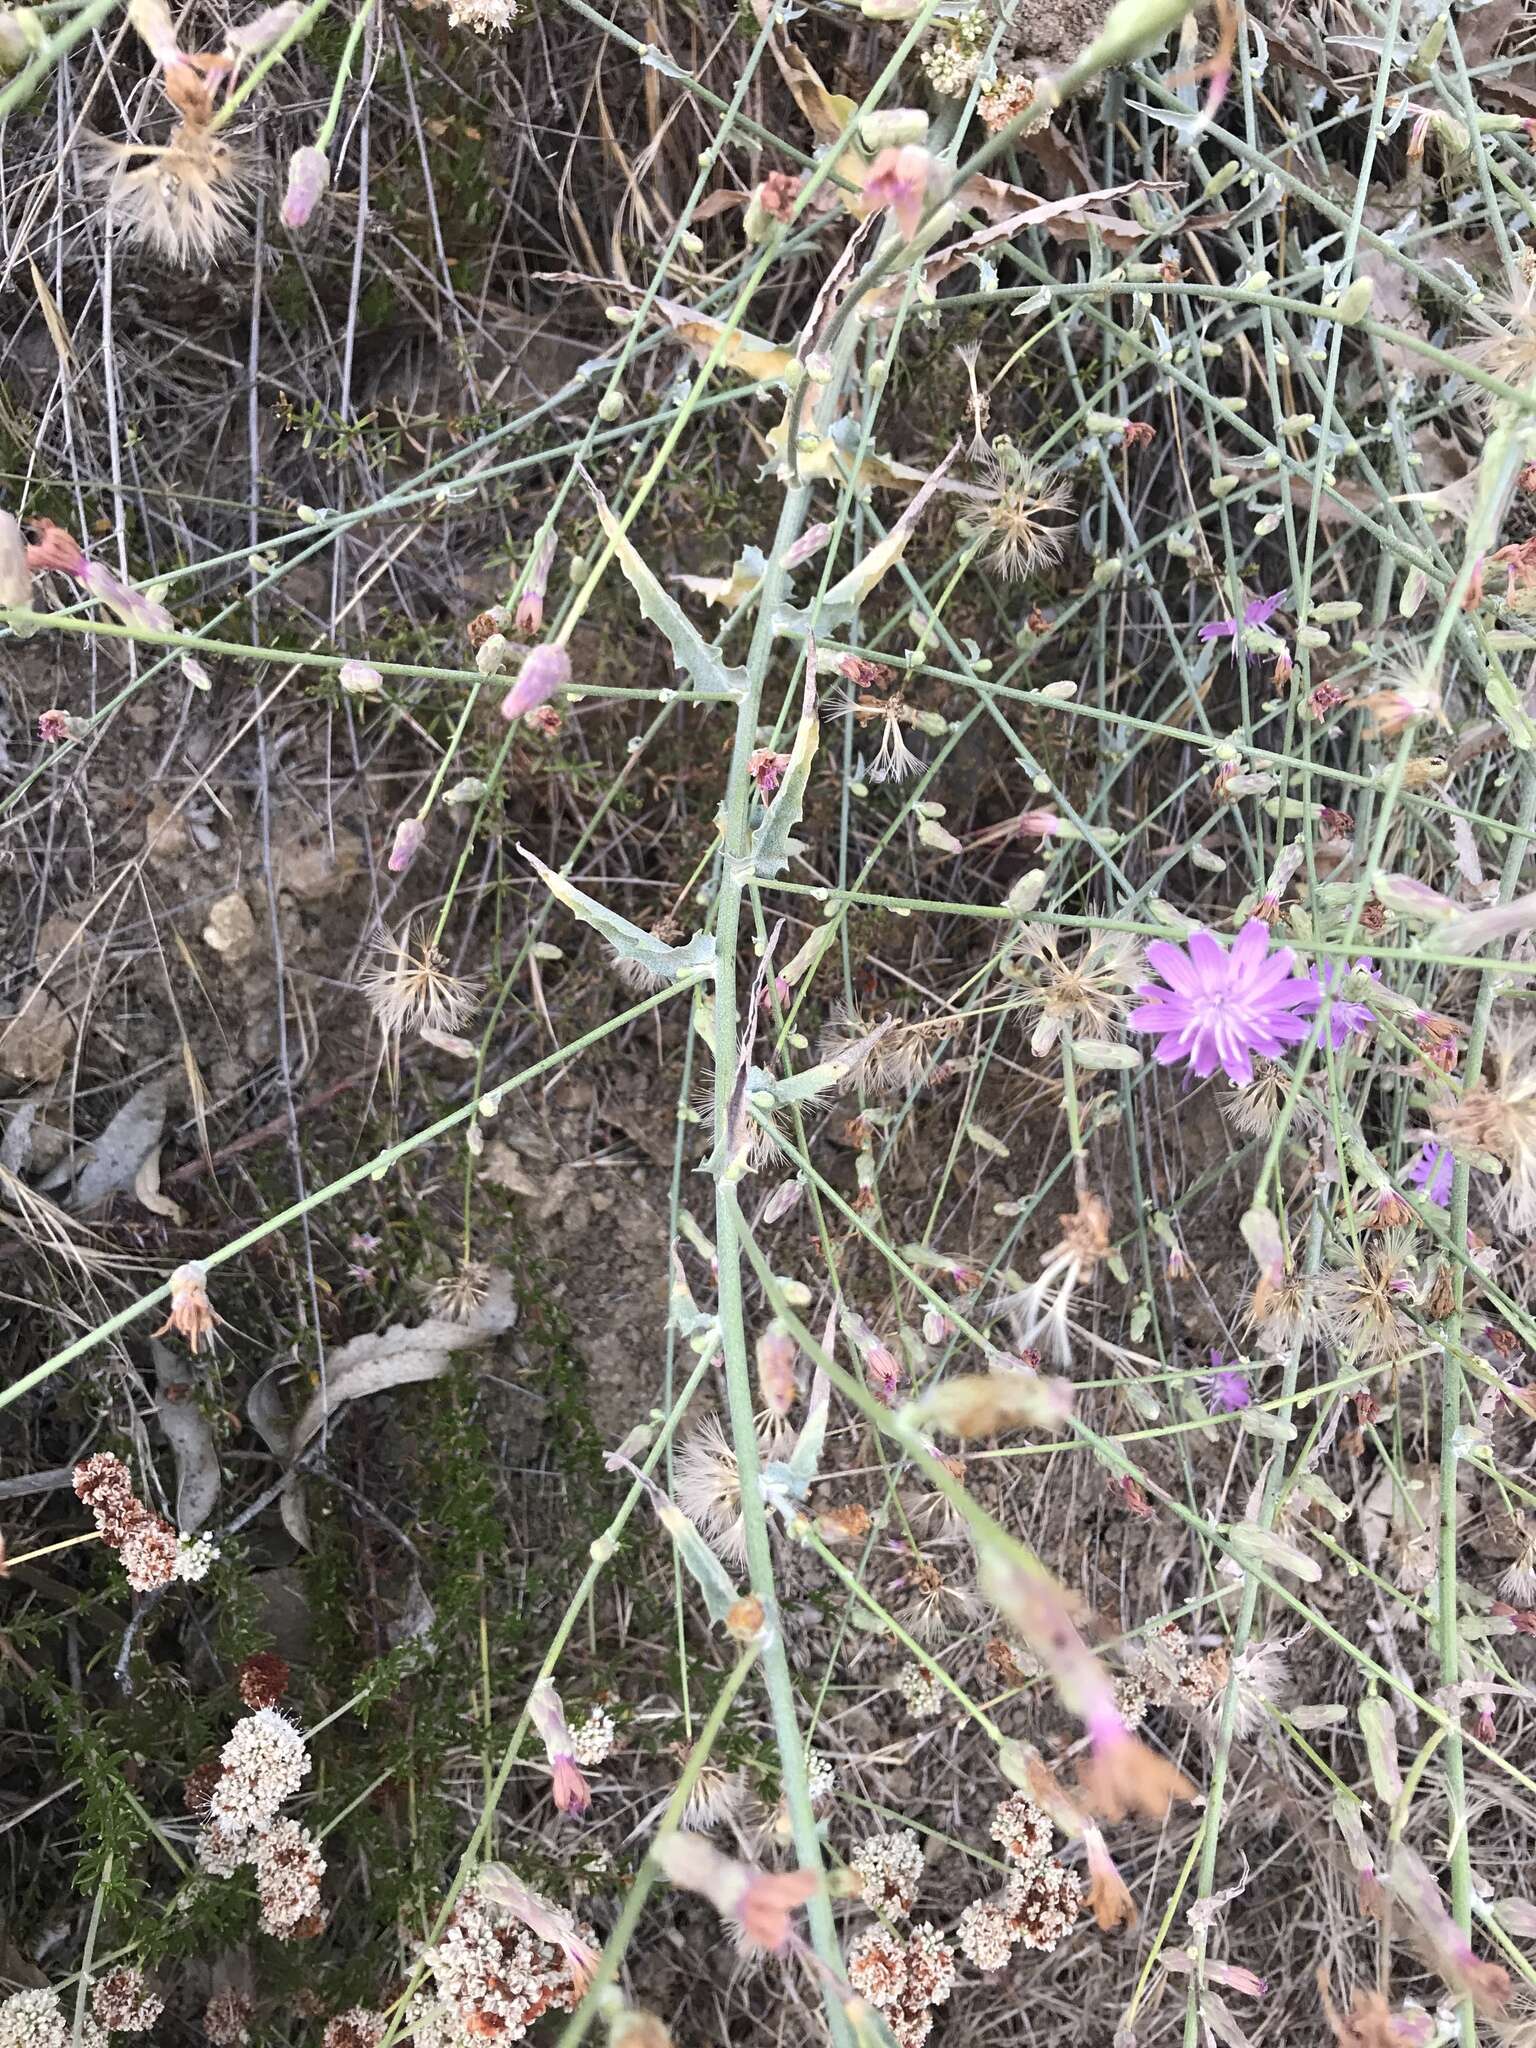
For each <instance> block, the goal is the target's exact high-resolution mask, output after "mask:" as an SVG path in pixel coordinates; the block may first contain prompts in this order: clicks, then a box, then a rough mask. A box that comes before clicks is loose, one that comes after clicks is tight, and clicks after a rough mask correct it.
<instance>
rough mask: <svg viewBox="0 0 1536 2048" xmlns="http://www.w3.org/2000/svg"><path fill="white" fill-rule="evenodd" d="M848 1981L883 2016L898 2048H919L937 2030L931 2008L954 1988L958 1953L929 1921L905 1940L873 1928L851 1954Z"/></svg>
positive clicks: (887, 1930) (851, 1950)
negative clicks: (934, 2027)
mask: <svg viewBox="0 0 1536 2048" xmlns="http://www.w3.org/2000/svg"><path fill="white" fill-rule="evenodd" d="M848 1982H849V1983H850V1984H851V1985H852V1986H853V1988H854V1990H855V1991H856V1992H858V1994H859V1996H860V1997H861V1998H866V1999H868V2001H869V2003H870V2004H871V2005H872V2006H874V2007H875V2009H876V2010H877V2011H878V2012H879V2013H880V2014H881V2016H882V2017H883V2018H884V2020H885V2023H886V2025H887V2026H888V2027H889V2028H890V2030H891V2033H892V2034H893V2036H894V2037H895V2039H896V2041H897V2043H898V2048H921V2043H922V2042H924V2041H926V2040H927V2038H928V2036H929V2034H930V2033H931V2032H932V2029H933V2008H934V2007H935V2006H936V2005H943V2004H945V2003H946V2002H947V2000H948V1998H949V1995H950V1992H951V1991H952V1990H953V1989H954V1984H955V1952H954V1950H953V1949H952V1948H951V1947H950V1946H949V1944H948V1943H947V1942H946V1941H943V1940H942V1939H941V1938H940V1936H939V1932H938V1930H937V1928H935V1927H933V1926H932V1925H931V1924H930V1923H929V1922H928V1921H926V1920H925V1921H921V1922H919V1924H918V1925H917V1926H916V1927H914V1928H913V1929H912V1931H911V1933H910V1934H909V1935H907V1937H906V1939H905V1940H903V1939H902V1938H901V1937H900V1936H899V1935H896V1934H893V1933H892V1932H891V1931H890V1930H889V1929H887V1928H884V1927H880V1926H875V1927H870V1928H867V1929H866V1930H865V1932H864V1933H863V1934H861V1935H860V1936H859V1938H858V1940H857V1941H856V1942H855V1943H854V1944H853V1946H852V1948H851V1949H850V1950H849V1951H848Z"/></svg>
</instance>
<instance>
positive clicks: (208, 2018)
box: [203, 1989, 255, 2048]
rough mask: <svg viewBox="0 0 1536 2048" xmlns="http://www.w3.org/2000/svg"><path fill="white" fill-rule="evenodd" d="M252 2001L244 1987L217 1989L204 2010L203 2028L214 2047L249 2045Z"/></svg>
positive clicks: (240, 2047) (247, 2047) (243, 2046)
mask: <svg viewBox="0 0 1536 2048" xmlns="http://www.w3.org/2000/svg"><path fill="white" fill-rule="evenodd" d="M254 2011H255V2005H254V2002H253V2001H252V1999H251V1998H250V1997H249V1995H248V1994H247V1993H246V1992H244V1991H236V1990H233V1989H230V1990H227V1991H216V1992H215V1993H214V1994H213V1996H212V1998H210V1999H209V2001H208V2004H207V2006H206V2008H205V2009H204V2012H203V2032H204V2034H205V2035H206V2036H207V2038H208V2039H209V2040H210V2041H211V2042H212V2043H213V2048H250V2041H251V2014H252V2013H253V2012H254Z"/></svg>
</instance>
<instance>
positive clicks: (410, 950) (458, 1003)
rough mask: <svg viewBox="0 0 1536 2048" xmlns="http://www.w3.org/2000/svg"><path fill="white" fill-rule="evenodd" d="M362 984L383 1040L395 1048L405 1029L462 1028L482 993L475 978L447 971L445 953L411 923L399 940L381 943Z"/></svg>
mask: <svg viewBox="0 0 1536 2048" xmlns="http://www.w3.org/2000/svg"><path fill="white" fill-rule="evenodd" d="M358 987H359V988H360V989H361V991H362V993H363V997H364V999H365V1001H366V1002H367V1004H368V1007H369V1009H370V1010H372V1012H373V1014H374V1018H375V1020H376V1021H377V1023H378V1025H379V1028H380V1030H381V1031H382V1032H383V1033H384V1036H385V1039H386V1040H387V1041H389V1042H390V1043H391V1044H393V1045H395V1046H397V1047H398V1045H399V1042H400V1040H401V1038H402V1037H403V1036H404V1035H405V1034H406V1033H407V1032H412V1031H422V1030H431V1031H437V1032H441V1033H444V1034H452V1033H454V1032H456V1031H458V1030H459V1028H460V1027H461V1026H462V1025H463V1024H465V1023H466V1022H467V1021H468V1019H469V1017H470V1016H471V1014H472V1013H473V1011H474V1008H475V1004H476V1003H477V1002H478V1001H479V995H480V991H479V988H478V986H477V984H476V983H475V982H473V981H466V980H461V979H460V978H459V976H457V975H455V974H450V973H449V971H448V962H447V960H446V958H445V957H444V956H443V954H442V953H440V952H439V951H438V949H437V947H436V946H435V945H434V944H433V943H432V941H431V940H430V939H428V938H426V937H424V936H423V935H422V934H421V933H419V932H418V931H417V929H416V927H415V926H414V925H411V924H408V925H407V926H406V927H405V930H404V931H403V932H401V934H400V935H399V937H398V938H391V937H388V936H384V937H381V938H380V939H379V940H378V941H377V943H376V945H375V946H374V950H373V955H372V958H371V959H370V960H369V962H368V965H367V966H366V967H365V968H364V969H363V972H362V974H361V975H360V976H359V978H358Z"/></svg>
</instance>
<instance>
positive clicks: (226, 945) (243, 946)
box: [203, 889, 256, 962]
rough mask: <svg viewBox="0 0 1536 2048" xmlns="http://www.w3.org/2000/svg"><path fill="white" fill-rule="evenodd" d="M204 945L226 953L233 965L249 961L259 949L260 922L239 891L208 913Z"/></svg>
mask: <svg viewBox="0 0 1536 2048" xmlns="http://www.w3.org/2000/svg"><path fill="white" fill-rule="evenodd" d="M203 943H204V944H205V945H209V946H212V948H213V950H214V951H215V953H222V954H223V955H224V958H225V959H226V960H228V961H230V962H234V961H236V960H243V959H245V957H246V956H247V954H249V953H251V952H252V951H253V950H254V949H255V945H256V920H255V918H254V917H252V915H251V906H250V905H249V904H248V903H247V902H246V900H245V898H244V897H243V896H242V895H241V894H240V892H239V890H238V889H232V890H231V891H230V893H229V894H228V895H227V896H221V897H220V898H219V900H218V902H217V903H215V904H214V905H213V907H212V909H211V910H210V911H209V912H208V922H207V924H206V925H204V927H203Z"/></svg>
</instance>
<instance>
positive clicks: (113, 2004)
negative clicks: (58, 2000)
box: [91, 1964, 165, 2034]
mask: <svg viewBox="0 0 1536 2048" xmlns="http://www.w3.org/2000/svg"><path fill="white" fill-rule="evenodd" d="M164 2010H165V2000H164V1999H163V1998H162V1997H161V1996H160V1994H159V1992H158V1991H155V1990H154V1989H152V1988H151V1986H150V1982H149V1979H148V1978H147V1977H146V1976H145V1975H144V1972H143V1971H142V1970H140V1969H137V1968H135V1967H134V1966H133V1965H132V1964H128V1965H126V1966H125V1967H123V1968H122V1969H118V1970H112V1971H110V1972H109V1973H108V1974H107V1975H106V1976H105V1977H98V1978H97V1980H96V1982H95V1983H94V1984H93V1985H92V1986H91V2011H92V2012H93V2013H94V2014H95V2015H96V2018H97V2020H98V2021H99V2022H100V2024H101V2025H102V2026H104V2027H105V2028H106V2030H107V2032H108V2033H109V2034H147V2033H148V2032H149V2030H150V2028H151V2027H152V2026H153V2025H154V2024H155V2021H156V2020H157V2019H159V2017H160V2015H161V2013H163V2012H164Z"/></svg>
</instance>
